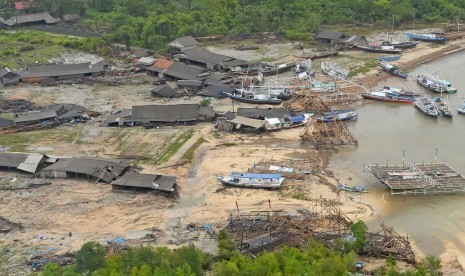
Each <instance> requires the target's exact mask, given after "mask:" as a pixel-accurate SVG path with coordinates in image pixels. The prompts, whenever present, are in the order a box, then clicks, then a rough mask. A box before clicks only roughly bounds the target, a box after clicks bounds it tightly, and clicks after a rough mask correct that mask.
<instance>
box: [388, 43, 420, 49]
mask: <svg viewBox="0 0 465 276" xmlns="http://www.w3.org/2000/svg"><path fill="white" fill-rule="evenodd" d="M418 43H420V42H419V41H403V42H392V41H384V42H383V43H382V45H384V46H393V47H394V48H397V49H409V48H413V47H416V46H417V45H418Z"/></svg>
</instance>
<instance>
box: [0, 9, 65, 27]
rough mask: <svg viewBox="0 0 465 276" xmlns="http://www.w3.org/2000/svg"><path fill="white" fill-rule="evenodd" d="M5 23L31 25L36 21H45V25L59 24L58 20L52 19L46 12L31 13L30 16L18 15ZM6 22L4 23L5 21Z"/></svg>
mask: <svg viewBox="0 0 465 276" xmlns="http://www.w3.org/2000/svg"><path fill="white" fill-rule="evenodd" d="M7 21H10V22H12V23H13V25H15V24H25V23H33V22H37V21H45V23H47V24H55V23H58V22H60V19H58V18H55V17H52V16H51V15H50V14H49V13H48V12H41V13H32V14H18V15H15V16H12V17H10V19H8V20H7ZM5 22H6V21H5Z"/></svg>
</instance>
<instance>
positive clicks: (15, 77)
mask: <svg viewBox="0 0 465 276" xmlns="http://www.w3.org/2000/svg"><path fill="white" fill-rule="evenodd" d="M19 79H20V74H19V72H17V71H15V70H11V69H10V68H8V67H5V68H4V69H2V70H0V83H1V84H3V85H5V86H7V85H14V84H17V83H18V82H19Z"/></svg>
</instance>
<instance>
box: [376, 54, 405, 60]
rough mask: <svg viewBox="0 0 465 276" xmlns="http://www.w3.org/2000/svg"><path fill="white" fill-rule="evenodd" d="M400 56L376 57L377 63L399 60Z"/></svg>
mask: <svg viewBox="0 0 465 276" xmlns="http://www.w3.org/2000/svg"><path fill="white" fill-rule="evenodd" d="M400 57H401V55H393V56H382V57H378V60H379V61H395V60H398V59H400Z"/></svg>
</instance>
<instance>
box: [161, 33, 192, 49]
mask: <svg viewBox="0 0 465 276" xmlns="http://www.w3.org/2000/svg"><path fill="white" fill-rule="evenodd" d="M198 44H199V43H198V42H197V40H195V38H193V37H192V36H190V35H189V36H184V37H179V38H177V39H175V40H173V41H171V42H170V43H168V46H170V47H175V48H184V47H190V46H197V45H198Z"/></svg>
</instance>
